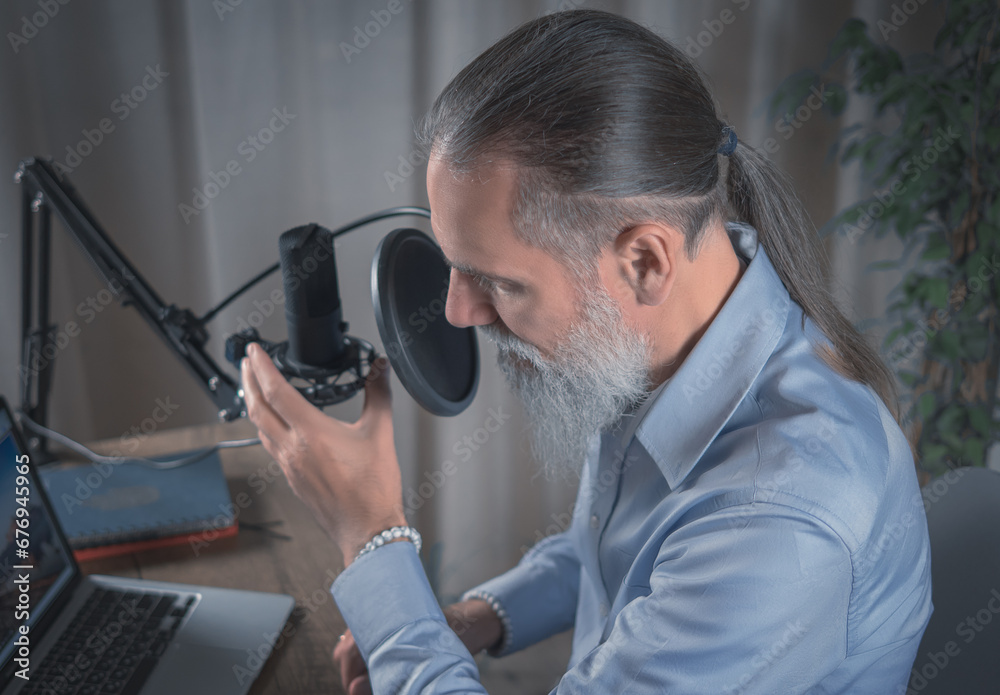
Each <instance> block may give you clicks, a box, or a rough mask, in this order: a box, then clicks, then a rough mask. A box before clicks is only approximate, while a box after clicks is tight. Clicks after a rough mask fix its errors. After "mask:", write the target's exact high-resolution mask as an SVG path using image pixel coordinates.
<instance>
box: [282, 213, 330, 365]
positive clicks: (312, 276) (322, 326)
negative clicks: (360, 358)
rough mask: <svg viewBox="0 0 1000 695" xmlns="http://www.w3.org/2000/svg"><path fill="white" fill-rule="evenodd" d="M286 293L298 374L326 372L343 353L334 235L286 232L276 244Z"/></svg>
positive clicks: (319, 230)
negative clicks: (315, 370)
mask: <svg viewBox="0 0 1000 695" xmlns="http://www.w3.org/2000/svg"><path fill="white" fill-rule="evenodd" d="M278 253H279V256H280V259H281V278H282V282H283V284H284V290H285V320H286V322H287V323H288V349H287V351H286V352H285V361H286V362H287V364H288V365H289V366H294V367H298V368H310V367H311V368H331V367H336V366H338V365H339V364H340V362H341V361H342V360H343V357H344V352H345V347H346V346H345V342H344V331H345V330H347V324H346V323H344V322H343V316H342V312H341V308H340V288H339V286H338V283H337V263H336V257H335V255H334V248H333V233H332V232H331V231H330V230H329V229H325V228H323V227H320V226H319V225H318V224H315V223H314V224H307V225H303V226H301V227H296V228H295V229H290V230H288V231H287V232H285V233H284V234H282V235H281V237H280V239H279V240H278Z"/></svg>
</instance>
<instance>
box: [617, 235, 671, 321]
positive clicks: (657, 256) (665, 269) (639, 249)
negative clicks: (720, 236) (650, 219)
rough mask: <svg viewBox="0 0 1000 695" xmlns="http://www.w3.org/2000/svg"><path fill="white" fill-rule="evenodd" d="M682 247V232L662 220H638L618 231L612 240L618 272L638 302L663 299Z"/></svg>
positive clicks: (654, 301) (654, 303)
mask: <svg viewBox="0 0 1000 695" xmlns="http://www.w3.org/2000/svg"><path fill="white" fill-rule="evenodd" d="M683 247H684V236H683V234H682V233H681V232H680V231H678V230H676V229H674V228H672V227H669V226H666V225H662V224H640V225H637V226H635V227H632V228H630V229H626V230H625V231H624V232H622V233H621V234H619V235H618V238H617V239H616V240H615V243H614V253H615V261H616V265H617V268H618V272H619V273H620V275H621V277H622V278H623V279H624V281H625V282H626V283H627V284H628V286H629V287H630V288H631V291H632V292H633V293H634V295H635V300H636V302H637V303H638V304H643V305H646V306H658V305H659V304H662V303H663V301H664V300H666V298H667V295H669V294H670V290H671V288H672V287H673V284H674V280H675V279H676V277H677V272H676V268H677V266H676V261H677V258H678V254H679V253H683Z"/></svg>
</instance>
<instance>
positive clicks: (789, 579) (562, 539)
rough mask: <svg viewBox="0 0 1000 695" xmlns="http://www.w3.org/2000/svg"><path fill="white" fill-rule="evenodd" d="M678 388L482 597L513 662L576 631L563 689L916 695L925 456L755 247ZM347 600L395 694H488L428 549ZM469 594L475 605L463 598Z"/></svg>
mask: <svg viewBox="0 0 1000 695" xmlns="http://www.w3.org/2000/svg"><path fill="white" fill-rule="evenodd" d="M727 228H728V230H729V232H730V236H731V238H732V240H733V245H734V247H735V248H736V249H737V252H738V253H740V254H741V255H742V256H743V257H744V258H746V259H748V260H749V265H748V267H747V269H746V271H745V272H744V274H743V277H742V278H741V279H740V281H739V283H738V285H737V286H736V288H735V289H734V290H733V292H732V294H731V295H730V297H729V299H728V300H727V301H726V303H725V305H724V306H723V307H722V309H721V310H720V311H719V313H718V315H717V316H716V318H715V320H714V321H713V322H712V324H711V325H710V326H709V327H708V329H707V330H706V332H705V333H704V335H703V336H702V338H701V339H700V340H699V341H698V343H697V344H696V345H695V347H694V349H693V350H692V351H691V352H690V354H689V355H688V356H687V358H686V359H685V360H684V362H683V364H682V365H681V367H680V368H679V369H678V370H677V372H675V374H674V375H673V377H672V378H671V379H670V380H669V381H668V382H666V383H665V384H663V385H662V386H661V387H660V388H659V389H658V390H657V391H656V392H654V393H653V394H652V395H651V397H650V398H649V399H647V400H646V401H645V403H644V404H643V405H642V406H641V407H640V408H639V409H637V410H636V411H635V412H633V413H628V414H626V415H623V417H622V419H621V421H620V422H619V423H618V425H617V426H616V427H615V428H613V429H612V431H610V432H607V433H604V434H602V435H600V436H599V437H598V436H595V438H594V440H593V441H592V445H591V448H590V453H589V454H588V457H587V461H586V464H585V466H584V469H583V477H582V479H581V483H580V489H579V492H578V496H577V501H576V504H575V505H574V509H573V520H572V523H571V524H570V527H569V529H568V530H567V531H565V532H563V533H559V534H556V535H553V536H549V537H547V538H545V539H544V540H542V541H541V542H539V543H538V544H537V545H535V547H534V548H532V549H531V551H529V552H528V553H527V554H525V556H524V558H522V561H521V562H520V563H519V564H518V565H517V566H516V567H514V568H513V569H511V570H510V571H508V572H506V573H505V574H503V575H501V576H499V577H496V578H495V579H492V580H490V581H487V582H485V583H484V584H482V585H480V586H478V587H475V589H473V590H472V592H470V594H471V593H473V592H477V593H478V594H479V595H485V596H488V597H491V598H492V599H493V600H495V601H496V602H497V603H498V604H499V606H500V607H501V609H502V612H503V613H505V614H506V615H505V616H504V617H505V619H506V624H507V630H506V633H505V636H504V642H503V644H502V645H501V648H500V650H499V653H500V654H506V653H510V652H513V651H517V650H519V649H523V648H525V647H528V646H529V645H532V644H534V643H536V642H538V641H540V640H542V639H545V638H547V637H549V636H551V635H554V634H556V633H558V632H562V631H564V630H567V629H569V628H571V627H572V628H574V634H573V650H572V656H571V658H570V663H569V667H568V670H567V672H566V674H565V675H564V676H563V678H562V679H561V680H560V682H559V685H558V687H557V688H556V689H555V690H553V691H552V692H553V693H558V694H559V695H569V694H570V693H574V694H575V693H590V694H594V695H598V694H599V695H607V694H610V693H630V694H634V695H644V694H646V693H649V694H652V693H657V694H662V693H679V694H681V695H693V694H695V693H706V694H711V695H719V694H720V693H721V694H727V695H728V694H730V693H732V694H735V693H766V694H767V695H774V694H775V693H873V694H878V695H887V694H892V695H895V694H897V693H899V694H902V693H903V692H904V691H905V689H906V682H907V679H908V677H909V672H910V668H911V666H912V664H913V661H914V658H915V656H916V650H917V646H918V644H919V642H920V637H921V635H922V634H923V631H924V628H925V627H926V625H927V621H928V620H929V618H930V614H931V610H932V608H931V582H930V548H929V544H928V537H927V524H926V519H925V516H924V508H923V505H922V502H921V497H920V493H919V489H918V486H917V481H916V475H915V472H914V466H913V458H912V455H911V453H910V448H909V445H908V444H907V441H906V439H905V437H904V435H903V433H902V432H901V431H900V428H899V426H898V425H897V424H896V422H895V421H894V420H893V418H892V415H891V414H890V413H889V411H888V410H887V409H886V407H885V406H884V404H883V403H882V401H881V400H880V399H879V398H878V396H877V395H876V394H875V393H874V392H873V391H872V389H871V388H869V387H868V386H864V385H862V384H859V383H857V382H854V381H851V380H849V379H846V378H845V377H843V376H841V375H840V374H838V373H837V372H836V371H834V370H833V369H831V368H830V367H829V366H827V364H826V363H825V362H823V361H822V360H821V359H820V357H819V356H818V355H817V353H816V350H815V349H814V345H817V344H824V343H826V344H828V342H829V341H827V340H826V338H825V337H824V336H823V335H822V333H821V332H820V331H819V330H818V329H817V328H816V326H815V325H814V324H813V322H812V321H811V320H806V321H805V324H804V325H803V321H802V318H803V314H802V309H801V308H800V307H799V305H797V304H796V303H795V302H793V301H791V299H790V298H789V295H788V292H787V290H786V289H785V287H784V285H783V284H782V283H781V280H780V279H779V277H778V275H777V274H776V272H775V270H774V267H773V266H772V265H771V262H770V260H769V259H768V257H767V255H766V253H765V252H764V250H763V248H761V247H758V246H757V244H756V232H755V230H754V229H753V228H751V227H747V226H745V225H736V224H730V225H727ZM331 592H332V594H333V597H334V599H335V600H336V602H337V605H338V607H339V608H340V610H341V613H342V615H343V616H344V619H345V620H346V621H347V624H348V626H349V627H350V628H351V631H352V633H353V635H354V639H355V640H356V641H357V644H358V646H359V648H360V650H361V654H362V656H364V658H365V660H366V663H367V664H368V667H369V671H370V673H371V680H372V685H373V690H374V692H375V693H376V694H377V695H380V694H382V693H483V692H485V690H483V687H482V685H481V684H480V682H479V678H478V672H477V669H476V664H475V662H474V661H473V659H472V657H471V655H470V654H469V652H468V650H466V648H465V647H464V646H463V645H462V643H461V641H459V639H458V637H457V636H456V635H455V633H454V632H453V631H452V630H451V629H450V628H449V627H448V625H447V623H446V622H445V619H444V615H443V614H442V612H441V609H440V608H439V606H438V604H437V602H436V601H435V599H434V595H433V594H432V592H431V589H430V586H429V585H428V582H427V578H426V576H425V575H424V572H423V570H422V568H421V564H420V560H419V558H418V556H417V554H416V552H415V551H414V547H413V545H412V544H411V543H408V542H400V543H392V544H389V545H386V546H384V547H382V548H379V549H378V550H376V551H373V552H371V553H367V554H366V555H364V556H362V557H361V558H360V559H358V560H357V561H356V562H354V563H352V564H351V565H350V566H349V567H348V568H347V569H346V570H345V571H344V572H343V573H341V575H340V576H339V577H338V578H337V579H336V581H335V582H334V583H333V586H332V587H331ZM467 595H468V594H467Z"/></svg>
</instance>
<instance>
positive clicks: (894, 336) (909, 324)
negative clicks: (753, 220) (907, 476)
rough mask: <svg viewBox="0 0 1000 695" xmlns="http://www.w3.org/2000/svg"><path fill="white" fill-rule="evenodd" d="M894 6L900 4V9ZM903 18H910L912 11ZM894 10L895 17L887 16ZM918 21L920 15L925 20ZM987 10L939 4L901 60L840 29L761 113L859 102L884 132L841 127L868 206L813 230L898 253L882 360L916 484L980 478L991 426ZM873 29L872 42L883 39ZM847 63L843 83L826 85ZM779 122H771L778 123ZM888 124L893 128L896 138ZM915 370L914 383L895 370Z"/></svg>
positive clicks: (993, 207)
mask: <svg viewBox="0 0 1000 695" xmlns="http://www.w3.org/2000/svg"><path fill="white" fill-rule="evenodd" d="M904 5H905V3H904ZM914 5H915V7H919V6H918V5H916V4H914ZM893 8H894V9H898V8H897V6H896V5H893ZM921 11H934V10H932V9H930V6H925V9H924V10H921ZM998 20H1000V0H994V1H991V2H983V0H950V1H949V2H948V3H947V5H946V7H945V22H944V24H943V26H942V28H941V29H940V31H939V33H938V34H937V37H936V39H935V42H934V50H933V52H931V53H927V54H918V55H914V56H910V57H906V58H903V57H901V56H900V54H899V53H898V52H897V51H896V50H894V49H893V48H891V47H890V46H888V45H885V44H884V43H879V42H876V41H875V40H873V39H872V37H871V36H869V33H868V27H867V26H866V24H865V23H864V22H863V21H861V20H859V19H850V20H848V21H847V22H846V23H845V25H844V26H843V28H842V29H841V30H840V32H839V33H838V35H837V37H836V38H835V40H834V41H833V43H832V45H831V47H830V53H829V58H828V60H827V63H826V66H825V67H824V69H823V70H822V71H815V70H813V71H803V72H801V73H797V74H796V75H793V76H792V77H790V78H788V79H787V80H785V82H784V83H783V85H782V87H781V88H780V89H779V91H778V93H777V95H776V96H775V98H774V99H773V100H772V103H771V108H772V112H774V113H778V114H781V113H785V112H786V111H787V107H788V105H789V104H801V103H802V100H803V98H804V96H805V94H806V92H807V91H808V90H809V89H810V87H811V86H814V85H816V84H820V85H824V89H825V90H826V93H827V96H828V98H827V99H826V101H825V106H824V107H825V108H826V110H828V111H829V112H831V113H832V114H833V115H838V116H839V115H840V114H841V113H843V111H844V109H845V107H846V104H847V101H848V100H849V99H850V98H851V96H852V95H855V94H856V95H862V96H863V97H867V98H869V99H871V103H872V104H873V106H874V110H875V115H876V117H877V118H878V119H879V122H880V123H885V122H889V123H892V124H893V126H894V129H893V130H892V132H880V131H879V130H877V129H874V128H871V127H861V126H860V125H852V126H849V127H848V128H846V129H844V130H843V131H842V133H841V137H840V139H839V140H838V143H837V145H835V147H834V151H835V152H839V153H840V155H841V161H842V162H845V163H846V162H849V161H854V160H856V161H859V162H861V164H862V166H863V169H864V170H865V172H866V174H867V175H868V176H869V177H870V180H871V183H872V185H874V186H875V192H874V194H873V195H872V196H871V197H870V198H868V199H866V200H863V201H861V202H860V203H858V204H856V205H853V206H852V207H850V208H848V209H847V210H845V211H843V212H842V213H840V214H839V215H838V216H837V217H836V218H834V220H832V221H831V222H830V223H829V224H828V225H826V228H827V229H830V228H833V229H838V230H840V231H841V232H843V233H846V234H847V236H848V238H849V239H850V240H851V241H854V240H856V238H857V236H858V235H861V234H866V233H874V234H875V235H876V236H880V237H881V236H883V235H885V234H886V233H894V234H895V235H897V236H898V237H899V239H900V240H901V241H902V242H903V244H904V248H905V252H904V254H903V256H902V257H901V258H900V259H899V260H898V261H887V262H882V263H877V264H872V267H873V268H874V267H881V268H886V267H899V268H901V269H903V270H904V275H903V281H902V282H901V284H900V285H899V287H898V288H897V289H896V290H895V291H894V292H893V295H892V296H891V297H890V300H891V303H890V315H891V318H892V319H893V326H894V328H893V329H892V330H891V331H890V333H889V334H888V335H887V337H886V341H885V352H884V355H885V356H886V358H887V362H888V363H889V365H890V367H891V368H893V370H894V371H895V372H896V374H897V375H898V377H899V380H900V383H901V385H902V386H903V396H904V398H903V405H904V409H903V413H902V414H901V424H903V426H904V428H906V429H908V435H909V436H910V439H911V443H912V444H913V445H914V449H915V451H916V452H917V453H918V460H919V466H920V468H921V469H922V470H923V473H924V475H923V476H922V477H923V478H924V480H926V478H927V477H928V476H929V475H931V474H936V473H940V472H942V471H944V470H946V469H947V468H950V467H954V466H960V465H978V466H981V465H984V462H985V452H986V448H987V446H988V445H989V443H990V442H991V441H992V440H993V439H994V438H995V437H996V435H997V433H998V431H1000V427H998V422H997V419H996V418H995V417H994V410H995V407H996V405H997V403H996V392H997V372H998V363H1000V326H998V320H1000V316H998V312H997V305H998V302H1000V281H998V280H1000V278H998V273H1000V60H998V58H1000V51H998V49H1000V46H998V43H1000V32H998ZM878 28H879V29H880V30H881V33H882V34H885V33H886V32H885V29H886V27H885V25H882V24H879V25H878ZM844 57H847V59H848V61H849V62H848V65H849V66H850V67H851V69H850V70H848V77H847V79H843V80H838V79H834V78H830V77H828V75H829V74H830V73H832V72H833V68H834V66H835V64H836V63H837V62H838V61H839V60H840V59H841V58H844ZM791 116H792V114H791V113H788V115H787V116H785V118H786V120H788V119H790V117H791ZM897 124H898V125H897ZM912 357H916V360H915V361H916V362H917V363H918V366H917V368H916V369H913V368H908V366H909V365H910V364H911V363H912V361H913V360H911V358H912Z"/></svg>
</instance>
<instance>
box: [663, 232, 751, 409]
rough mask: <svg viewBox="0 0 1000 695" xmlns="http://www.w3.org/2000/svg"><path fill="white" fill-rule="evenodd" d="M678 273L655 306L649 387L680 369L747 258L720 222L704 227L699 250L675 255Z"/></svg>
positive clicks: (740, 275) (720, 305) (742, 268)
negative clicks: (666, 294)
mask: <svg viewBox="0 0 1000 695" xmlns="http://www.w3.org/2000/svg"><path fill="white" fill-rule="evenodd" d="M678 260H679V262H678V263H677V266H676V272H677V279H676V280H675V285H674V288H673V290H672V291H671V293H670V297H669V298H668V300H667V301H666V302H664V303H663V304H661V305H660V306H658V307H656V309H657V310H658V312H657V314H658V315H657V316H656V317H655V319H654V324H653V327H652V330H651V331H650V334H651V338H652V345H653V356H652V364H653V367H652V368H651V369H650V374H649V376H650V381H651V382H652V386H651V387H650V388H651V389H655V388H656V387H658V386H660V385H661V384H662V383H663V382H664V381H666V380H667V379H669V378H670V377H671V376H673V375H674V373H675V372H676V371H677V370H678V369H680V366H681V364H683V362H684V360H685V358H686V357H687V356H688V353H690V352H691V350H692V349H694V346H695V345H696V344H697V343H698V341H699V340H700V339H701V336H702V335H704V333H705V331H706V330H708V327H709V326H710V325H711V324H712V321H714V320H715V317H716V316H717V315H718V313H719V311H720V310H721V309H722V307H723V306H724V305H725V303H726V300H727V299H729V295H730V294H732V292H733V290H734V289H735V288H736V285H737V284H739V281H740V278H741V277H743V272H744V270H746V267H747V264H746V263H745V262H744V261H743V260H742V259H741V258H740V257H739V256H738V255H737V254H736V252H735V250H734V249H733V245H732V242H731V241H730V240H729V234H728V233H727V232H726V230H725V227H723V226H722V225H718V226H716V227H713V228H712V229H709V230H706V237H705V239H704V242H703V244H702V246H701V249H700V250H699V252H698V256H697V257H696V258H695V259H694V260H693V261H689V260H687V258H686V257H685V258H681V259H678Z"/></svg>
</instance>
